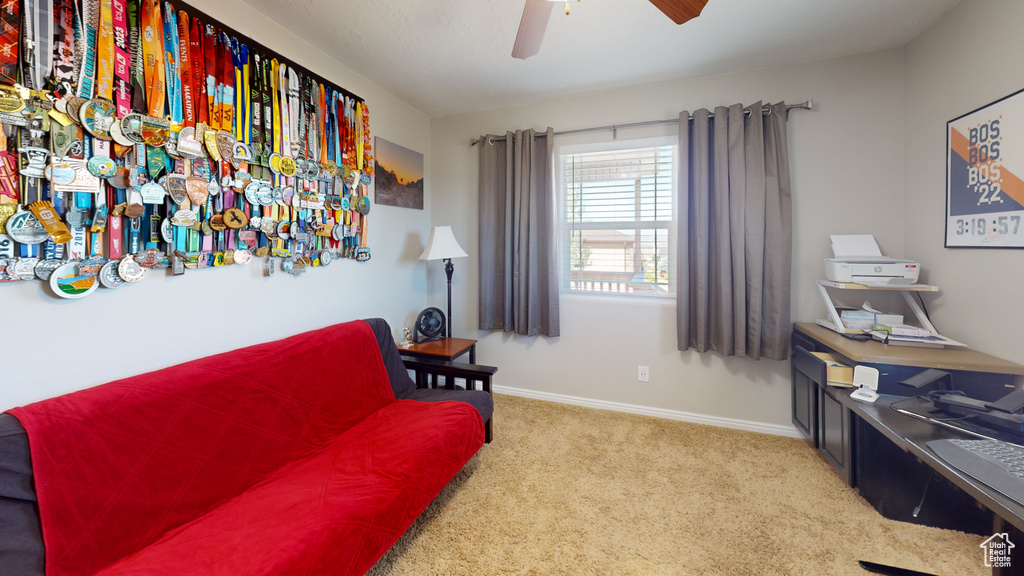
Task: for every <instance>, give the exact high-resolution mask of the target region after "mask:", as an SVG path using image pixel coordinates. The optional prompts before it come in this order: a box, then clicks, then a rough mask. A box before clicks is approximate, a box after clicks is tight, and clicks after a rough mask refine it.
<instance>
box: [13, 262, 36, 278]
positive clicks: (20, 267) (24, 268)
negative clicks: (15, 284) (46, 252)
mask: <svg viewBox="0 0 1024 576" xmlns="http://www.w3.org/2000/svg"><path fill="white" fill-rule="evenodd" d="M39 262H40V260H39V258H17V259H15V260H12V261H11V262H10V264H9V265H8V266H7V275H8V276H10V277H11V279H12V280H35V277H36V273H35V269H36V265H37V264H39Z"/></svg>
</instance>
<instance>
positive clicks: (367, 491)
mask: <svg viewBox="0 0 1024 576" xmlns="http://www.w3.org/2000/svg"><path fill="white" fill-rule="evenodd" d="M414 388H415V387H414V386H412V381H411V380H410V378H409V376H408V373H407V372H406V371H405V369H404V367H403V366H402V363H401V359H400V358H399V356H398V352H397V349H396V347H395V343H394V340H393V339H392V336H391V332H390V328H388V327H387V324H386V323H385V322H384V321H383V320H380V319H375V320H368V321H355V322H349V323H345V324H339V325H336V326H330V327H327V328H323V329H321V330H316V331H313V332H307V333H305V334H299V335H297V336H293V337H291V338H286V339H284V340H280V341H277V342H271V343H267V344H260V345H257V346H252V347H249V348H243V349H241V350H235V351H233V352H227V353H224V354H219V355H217V356H211V357H208V358H203V359H200V360H195V361H192V362H188V363H186V364H181V365H178V366H173V367H170V368H166V369H163V370H159V371H157V372H152V373H150V374H144V375H141V376H135V377H132V378H127V379H124V380H119V381H116V382H111V383H108V384H104V385H102V386H97V387H95V388H90V389H87V390H82V391H79V392H75V393H72V394H68V395H65V396H60V397H57V398H52V399H50V400H45V401H43V402H38V403H35V404H31V405H28V406H24V407H20V408H15V409H12V410H10V411H9V413H8V414H3V415H0V572H2V573H3V574H4V575H8V576H9V575H18V576H21V575H29V574H31V575H36V574H43V573H44V572H43V558H44V556H45V574H46V576H71V575H75V576H84V575H102V576H115V575H139V576H142V575H145V576H159V575H173V576H190V575H204V576H208V575H212V576H221V575H222V576H246V575H267V576H270V575H273V576H283V575H290V574H303V575H331V576H337V575H344V574H363V573H364V572H365V571H366V570H368V569H369V568H370V567H372V566H373V564H374V563H375V562H376V561H377V560H378V559H379V558H380V557H381V556H382V555H383V554H384V553H385V552H386V551H387V550H388V548H390V547H391V545H392V544H394V542H395V541H396V540H397V539H398V538H399V537H400V536H401V535H402V533H404V532H405V530H406V529H407V528H408V527H409V525H410V524H412V522H413V521H414V520H415V519H416V517H417V516H419V514H420V513H421V512H422V511H423V509H424V508H426V506H427V505H428V504H429V503H430V501H431V500H433V498H434V497H435V496H437V494H438V493H439V492H440V491H441V489H442V488H444V486H445V485H446V484H447V483H448V481H449V480H451V478H452V477H453V476H454V475H455V474H456V473H457V472H458V471H459V470H460V469H461V468H462V466H463V465H464V464H465V463H466V462H467V461H468V460H469V459H470V458H471V457H472V456H473V455H474V454H475V453H476V452H477V450H479V449H480V447H481V446H482V445H483V443H484V421H485V420H487V419H489V417H490V415H491V411H492V410H493V404H492V403H491V398H490V395H489V394H487V393H486V392H483V391H476V390H436V391H429V390H415V389H414ZM432 393H433V394H432ZM460 393H461V394H460ZM409 397H416V398H418V400H410V399H406V398H409ZM399 398H401V399H399ZM453 399H454V400H462V401H452V400H453ZM424 400H426V401H424ZM26 434H27V436H26ZM28 452H30V456H31V458H30V459H29V454H28ZM40 529H41V530H40ZM40 531H41V538H40V535H39V534H40Z"/></svg>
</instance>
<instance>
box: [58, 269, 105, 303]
mask: <svg viewBox="0 0 1024 576" xmlns="http://www.w3.org/2000/svg"><path fill="white" fill-rule="evenodd" d="M79 264H80V262H77V261H73V262H68V263H67V264H64V265H62V266H60V267H59V268H57V269H56V270H54V271H53V273H52V274H50V289H51V290H53V293H54V294H56V295H57V296H60V297H61V298H70V299H75V298H85V297H86V296H88V295H89V294H92V293H93V292H94V291H95V290H96V289H97V288H99V286H100V284H99V282H98V281H97V280H96V275H95V274H94V275H92V276H84V275H82V274H81V273H80V272H79V269H78V267H79Z"/></svg>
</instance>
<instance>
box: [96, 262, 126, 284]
mask: <svg viewBox="0 0 1024 576" xmlns="http://www.w3.org/2000/svg"><path fill="white" fill-rule="evenodd" d="M118 264H119V262H118V261H117V260H111V261H109V262H107V263H106V264H104V265H103V268H100V273H99V275H98V276H97V279H98V280H99V281H100V286H103V287H104V288H120V287H121V286H124V284H125V280H124V278H121V275H120V274H119V273H118V272H117V267H118Z"/></svg>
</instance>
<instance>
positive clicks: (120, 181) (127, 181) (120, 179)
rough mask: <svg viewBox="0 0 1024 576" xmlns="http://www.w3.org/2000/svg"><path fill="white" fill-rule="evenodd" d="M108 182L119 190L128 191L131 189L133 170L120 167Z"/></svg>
mask: <svg viewBox="0 0 1024 576" xmlns="http://www.w3.org/2000/svg"><path fill="white" fill-rule="evenodd" d="M107 182H108V183H110V185H111V186H113V187H114V188H117V189H118V190H127V189H128V188H129V187H131V170H129V169H127V168H125V167H124V166H118V167H117V172H116V173H115V174H114V175H113V176H111V177H110V178H108V179H107Z"/></svg>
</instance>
